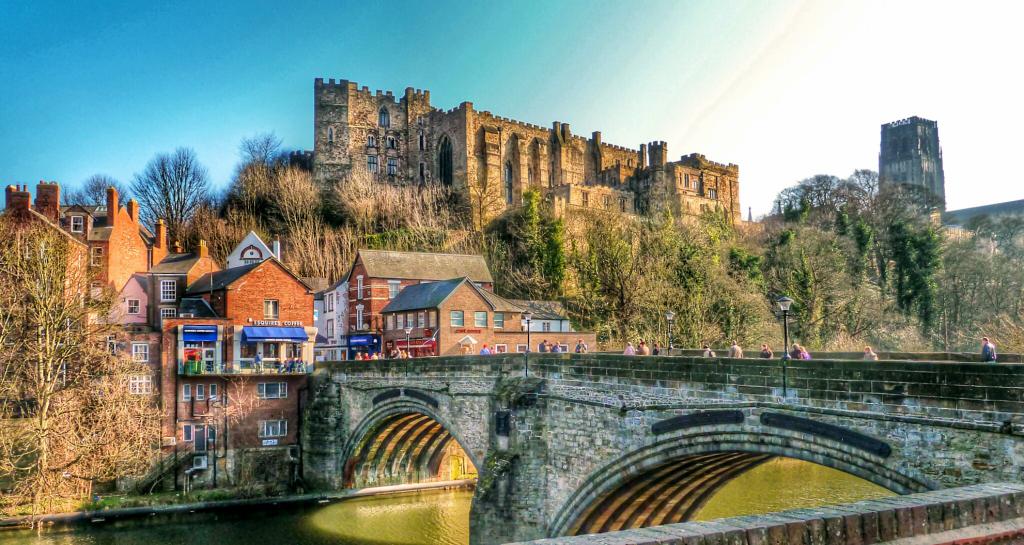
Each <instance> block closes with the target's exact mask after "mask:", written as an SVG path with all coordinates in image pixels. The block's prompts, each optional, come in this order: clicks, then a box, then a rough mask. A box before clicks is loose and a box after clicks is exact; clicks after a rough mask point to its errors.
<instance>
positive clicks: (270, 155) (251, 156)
mask: <svg viewBox="0 0 1024 545" xmlns="http://www.w3.org/2000/svg"><path fill="white" fill-rule="evenodd" d="M238 153H239V154H240V155H241V156H242V162H241V164H240V167H241V168H245V167H246V166H248V165H252V164H263V165H265V166H270V165H273V164H274V163H276V162H278V159H279V158H280V157H281V139H280V138H278V137H277V135H275V134H274V133H272V132H264V133H260V134H257V135H255V136H252V137H249V138H244V139H242V143H241V144H239V146H238Z"/></svg>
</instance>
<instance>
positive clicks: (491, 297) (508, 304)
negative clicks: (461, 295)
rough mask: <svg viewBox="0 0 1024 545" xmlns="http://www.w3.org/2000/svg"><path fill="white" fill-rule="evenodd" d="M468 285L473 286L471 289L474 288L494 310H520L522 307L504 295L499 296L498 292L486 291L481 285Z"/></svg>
mask: <svg viewBox="0 0 1024 545" xmlns="http://www.w3.org/2000/svg"><path fill="white" fill-rule="evenodd" d="M470 285H471V286H473V289H475V290H476V291H477V293H479V294H480V296H481V297H483V298H484V301H487V304H489V305H491V308H492V309H494V311H495V312H522V311H523V308H522V307H520V306H519V305H517V304H515V303H514V302H512V301H510V300H508V299H505V298H504V297H502V296H500V295H498V294H495V293H493V292H489V291H487V290H485V289H483V288H481V287H478V286H477V285H475V284H470Z"/></svg>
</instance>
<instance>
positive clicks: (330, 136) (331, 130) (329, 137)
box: [327, 127, 334, 144]
mask: <svg viewBox="0 0 1024 545" xmlns="http://www.w3.org/2000/svg"><path fill="white" fill-rule="evenodd" d="M327 143H328V144H333V143H334V127H327Z"/></svg>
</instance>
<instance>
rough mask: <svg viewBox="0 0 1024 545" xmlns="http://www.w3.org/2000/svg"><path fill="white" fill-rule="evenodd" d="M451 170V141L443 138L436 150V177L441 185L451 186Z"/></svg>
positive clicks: (445, 137)
mask: <svg viewBox="0 0 1024 545" xmlns="http://www.w3.org/2000/svg"><path fill="white" fill-rule="evenodd" d="M452 170H453V169H452V141H451V140H449V139H448V137H447V136H443V137H441V145H440V146H438V150H437V177H438V178H440V179H441V183H442V184H444V185H452V178H453V172H452Z"/></svg>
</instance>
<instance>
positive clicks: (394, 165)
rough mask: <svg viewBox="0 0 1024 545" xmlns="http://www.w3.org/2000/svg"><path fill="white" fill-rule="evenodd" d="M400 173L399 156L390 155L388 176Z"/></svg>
mask: <svg viewBox="0 0 1024 545" xmlns="http://www.w3.org/2000/svg"><path fill="white" fill-rule="evenodd" d="M397 174H398V157H388V176H395V175H397Z"/></svg>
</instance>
